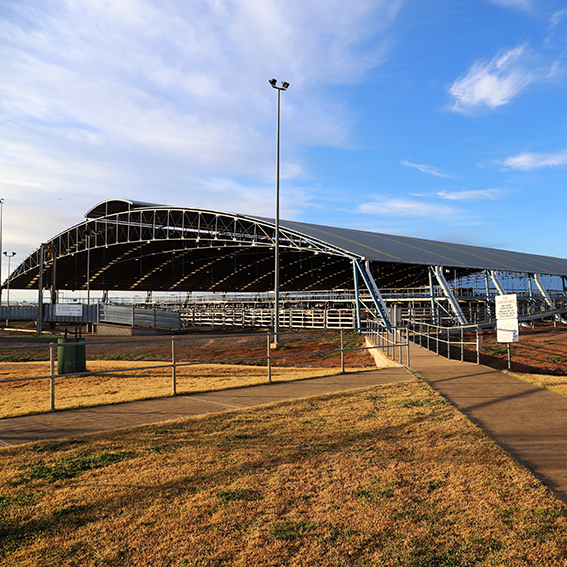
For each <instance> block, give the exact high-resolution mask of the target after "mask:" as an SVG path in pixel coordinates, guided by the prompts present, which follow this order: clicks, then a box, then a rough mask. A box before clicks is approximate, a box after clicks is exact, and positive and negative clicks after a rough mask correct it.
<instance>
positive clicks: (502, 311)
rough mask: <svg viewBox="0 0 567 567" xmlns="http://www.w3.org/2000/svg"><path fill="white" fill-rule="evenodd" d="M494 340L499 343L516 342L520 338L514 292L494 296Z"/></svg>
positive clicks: (516, 301) (516, 302)
mask: <svg viewBox="0 0 567 567" xmlns="http://www.w3.org/2000/svg"><path fill="white" fill-rule="evenodd" d="M496 340H497V341H498V342H499V343H517V342H518V341H519V340H520V333H519V331H518V300H517V297H516V294H515V293H514V294H511V295H497V296H496Z"/></svg>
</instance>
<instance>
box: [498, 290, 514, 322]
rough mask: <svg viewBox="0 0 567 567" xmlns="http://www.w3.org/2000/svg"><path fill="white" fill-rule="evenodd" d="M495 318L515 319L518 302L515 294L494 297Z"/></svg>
mask: <svg viewBox="0 0 567 567" xmlns="http://www.w3.org/2000/svg"><path fill="white" fill-rule="evenodd" d="M496 318H497V319H517V318H518V300H517V298H516V294H515V293H514V294H512V295H497V296H496Z"/></svg>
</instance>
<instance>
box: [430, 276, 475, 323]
mask: <svg viewBox="0 0 567 567" xmlns="http://www.w3.org/2000/svg"><path fill="white" fill-rule="evenodd" d="M434 270H435V277H436V278H437V281H438V282H439V285H440V286H441V289H442V290H443V293H444V294H445V297H446V298H447V300H448V301H449V305H451V308H452V309H453V313H454V314H455V317H456V319H457V321H458V323H459V325H468V324H469V323H468V321H467V318H466V317H465V314H464V313H463V310H462V309H461V306H460V305H459V302H458V301H457V298H456V297H455V295H454V294H453V292H452V291H451V288H450V287H449V284H448V283H447V280H446V279H445V276H444V275H443V266H435V267H434Z"/></svg>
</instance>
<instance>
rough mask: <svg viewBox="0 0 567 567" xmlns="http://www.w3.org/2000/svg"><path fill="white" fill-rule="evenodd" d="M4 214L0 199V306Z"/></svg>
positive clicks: (0, 300)
mask: <svg viewBox="0 0 567 567" xmlns="http://www.w3.org/2000/svg"><path fill="white" fill-rule="evenodd" d="M3 214H4V199H0V306H1V305H2V216H3Z"/></svg>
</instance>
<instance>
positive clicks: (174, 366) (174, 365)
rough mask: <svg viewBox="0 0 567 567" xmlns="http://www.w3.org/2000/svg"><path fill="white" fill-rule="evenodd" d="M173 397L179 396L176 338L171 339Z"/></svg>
mask: <svg viewBox="0 0 567 567" xmlns="http://www.w3.org/2000/svg"><path fill="white" fill-rule="evenodd" d="M171 395H172V396H175V395H177V360H176V358H175V337H171Z"/></svg>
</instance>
